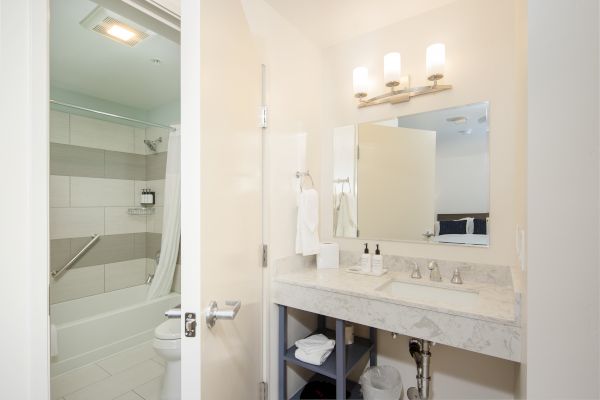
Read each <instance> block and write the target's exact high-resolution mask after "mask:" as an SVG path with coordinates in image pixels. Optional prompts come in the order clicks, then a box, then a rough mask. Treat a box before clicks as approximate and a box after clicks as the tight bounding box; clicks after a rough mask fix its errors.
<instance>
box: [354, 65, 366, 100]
mask: <svg viewBox="0 0 600 400" xmlns="http://www.w3.org/2000/svg"><path fill="white" fill-rule="evenodd" d="M352 81H353V83H354V96H355V97H366V96H367V92H368V90H369V70H368V69H367V67H356V68H354V71H352Z"/></svg>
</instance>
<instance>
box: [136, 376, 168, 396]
mask: <svg viewBox="0 0 600 400" xmlns="http://www.w3.org/2000/svg"><path fill="white" fill-rule="evenodd" d="M161 387H162V376H160V377H158V378H156V379H153V380H151V381H150V382H147V383H145V384H143V385H142V386H140V387H138V388H135V389H134V392H136V393H137V394H139V395H140V396H142V397H143V399H144V400H159V396H160V389H161Z"/></svg>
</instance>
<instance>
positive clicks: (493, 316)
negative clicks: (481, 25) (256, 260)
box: [275, 267, 520, 326]
mask: <svg viewBox="0 0 600 400" xmlns="http://www.w3.org/2000/svg"><path fill="white" fill-rule="evenodd" d="M423 275H424V276H423V278H421V279H411V278H410V276H409V275H408V274H407V273H406V272H396V271H390V272H388V273H387V274H385V275H382V276H379V277H376V276H367V275H359V274H354V273H349V272H346V271H345V269H344V268H343V267H342V268H340V269H331V270H328V269H320V270H317V269H316V268H303V269H300V270H296V271H294V272H289V273H284V274H280V275H278V276H277V277H276V278H275V281H277V282H282V283H288V284H293V285H299V286H304V287H309V288H314V289H320V290H325V291H329V292H336V293H342V294H347V295H351V296H358V297H363V298H367V299H371V300H380V301H384V302H388V303H393V304H400V305H405V306H412V307H416V308H422V309H425V310H431V311H437V312H443V313H446V314H451V315H457V316H464V317H468V318H474V319H479V320H484V321H491V322H497V323H501V324H507V325H513V326H519V324H520V322H519V318H518V309H517V308H518V301H517V300H516V297H517V296H518V294H516V293H515V291H514V290H513V287H512V286H508V285H504V286H500V285H495V284H492V283H480V282H467V281H465V282H464V283H463V284H462V285H455V284H452V283H450V282H449V281H448V280H447V279H446V281H445V282H444V281H443V282H432V281H430V280H429V278H428V274H423ZM392 280H394V281H401V282H405V283H410V284H415V285H424V286H433V287H440V288H448V289H451V290H461V291H470V292H477V293H478V296H477V300H476V301H474V302H471V303H468V304H454V305H450V304H448V303H447V302H444V301H443V300H442V301H433V300H432V301H427V302H424V301H420V299H418V298H414V297H413V298H411V296H410V295H396V294H390V293H387V292H386V291H384V290H377V289H378V288H380V287H381V286H383V285H385V284H386V283H388V282H390V281H392Z"/></svg>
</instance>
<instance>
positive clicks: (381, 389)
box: [360, 365, 403, 400]
mask: <svg viewBox="0 0 600 400" xmlns="http://www.w3.org/2000/svg"><path fill="white" fill-rule="evenodd" d="M360 386H361V390H362V393H363V396H364V398H365V400H401V399H402V395H403V387H402V378H401V377H400V372H398V370H397V369H396V368H394V367H392V366H389V365H383V366H377V367H369V368H367V369H366V370H365V372H364V373H363V374H362V375H361V377H360Z"/></svg>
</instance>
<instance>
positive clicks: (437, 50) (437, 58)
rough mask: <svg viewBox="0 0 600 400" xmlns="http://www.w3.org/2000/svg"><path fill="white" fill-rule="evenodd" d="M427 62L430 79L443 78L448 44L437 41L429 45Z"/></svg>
mask: <svg viewBox="0 0 600 400" xmlns="http://www.w3.org/2000/svg"><path fill="white" fill-rule="evenodd" d="M426 62H427V77H428V79H429V80H430V81H437V80H438V79H442V78H443V77H444V66H445V64H446V46H445V45H444V44H443V43H436V44H432V45H431V46H429V47H427V59H426Z"/></svg>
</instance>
